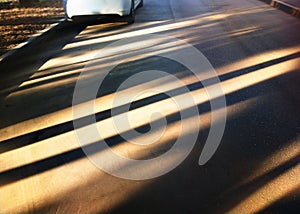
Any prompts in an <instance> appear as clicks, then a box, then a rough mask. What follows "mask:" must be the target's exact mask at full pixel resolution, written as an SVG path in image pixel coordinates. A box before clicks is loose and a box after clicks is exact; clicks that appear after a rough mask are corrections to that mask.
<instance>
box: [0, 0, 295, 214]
mask: <svg viewBox="0 0 300 214" xmlns="http://www.w3.org/2000/svg"><path fill="white" fill-rule="evenodd" d="M136 13H137V14H136V23H135V24H133V25H126V24H124V23H122V22H113V23H111V22H109V21H107V20H106V21H97V22H86V24H84V23H78V24H73V23H72V24H71V27H69V28H66V30H65V31H63V32H61V34H60V35H58V36H56V37H54V38H52V37H51V38H49V39H48V41H47V42H45V43H43V44H41V45H40V47H33V48H32V49H31V50H30V51H29V52H25V53H20V54H19V56H18V57H17V58H14V59H10V60H8V61H6V62H1V64H0V71H1V74H0V75H1V78H0V89H1V102H0V103H1V106H0V112H1V113H0V114H1V120H0V141H1V143H0V152H1V154H0V212H1V213H15V212H17V213H19V212H22V213H23V212H30V213H33V212H37V213H45V212H47V213H224V212H228V213H258V212H261V213H299V210H300V203H299V201H300V164H299V163H300V162H299V161H300V140H299V133H300V112H299V109H300V102H299V97H300V89H299V86H300V69H299V68H300V36H299V35H300V34H299V33H300V32H299V31H300V21H299V19H297V18H294V17H292V16H290V15H288V14H286V13H284V12H282V11H278V10H276V9H274V8H272V7H270V6H269V5H267V4H265V3H263V2H261V1H257V0H240V1H235V0H185V1H177V0H145V4H144V7H143V8H140V9H138V10H137V12H136ZM148 34H158V35H159V34H161V35H162V39H163V38H164V36H163V35H166V34H167V35H169V36H173V37H176V38H178V39H181V40H184V41H185V42H188V43H189V44H191V45H193V46H194V47H196V48H197V49H198V50H199V51H201V52H202V53H203V54H204V56H205V57H206V58H207V59H208V60H209V62H210V63H211V64H212V66H213V67H214V69H215V70H216V72H217V74H218V75H219V78H220V81H221V85H222V88H223V91H224V94H225V96H226V102H227V123H226V129H225V132H224V136H223V138H222V141H221V144H220V146H219V148H218V150H217V152H216V153H215V155H214V156H213V157H212V158H211V159H210V160H209V161H208V162H207V163H206V164H205V165H203V166H199V165H198V160H199V156H200V154H201V151H202V149H203V146H204V143H205V140H206V138H207V136H208V132H209V127H210V121H211V115H210V105H209V102H208V101H207V100H206V101H205V99H204V98H205V97H207V96H206V95H205V91H203V89H202V88H201V83H197V82H195V78H192V77H191V75H190V73H189V72H188V71H187V68H186V67H184V66H183V65H180V64H178V63H176V62H172V61H171V60H168V59H166V58H162V57H159V56H152V57H145V58H142V57H141V56H137V58H136V59H130V60H128V61H126V62H122V63H121V64H119V65H118V66H117V67H115V68H114V69H113V70H112V71H111V73H110V74H109V75H108V76H107V78H106V79H105V83H104V84H103V85H102V87H101V90H100V91H99V94H98V98H97V100H96V101H95V106H96V109H95V111H96V113H97V114H96V119H97V126H98V128H99V129H100V130H104V133H105V137H106V138H107V139H108V141H109V142H110V144H111V145H112V149H113V150H114V151H115V152H116V153H119V154H121V155H124V156H127V157H130V158H135V159H147V158H149V157H153V156H159V155H160V154H162V153H163V152H165V151H166V150H167V149H169V148H170V146H172V143H173V142H174V140H176V138H177V135H178V133H179V131H178V130H180V116H178V115H177V114H176V113H175V114H174V113H173V114H172V115H171V116H170V115H168V117H167V120H168V127H167V128H166V129H165V133H166V136H164V137H162V139H160V140H159V141H158V142H156V143H154V144H153V145H146V146H139V145H133V144H130V143H128V142H124V141H123V140H122V138H120V137H118V133H114V130H112V129H110V128H109V125H107V124H108V122H107V121H109V120H110V119H111V117H110V108H111V102H112V99H113V95H114V91H115V90H116V88H117V87H118V85H119V84H121V83H122V82H123V81H124V80H125V79H126V78H128V77H129V76H131V75H133V74H135V73H138V72H141V71H146V70H163V71H166V72H169V73H171V74H172V75H176V76H178V77H180V78H182V81H183V82H185V83H186V84H187V85H188V86H189V88H190V89H191V93H194V94H197V93H199V98H201V97H204V98H203V99H204V101H201V102H200V101H199V102H198V100H196V103H197V104H198V109H199V112H200V116H199V122H200V125H201V127H200V131H197V133H196V134H198V140H197V142H196V144H195V147H194V149H193V150H192V152H191V153H190V155H189V156H188V157H187V158H186V160H185V161H184V162H183V163H181V164H180V165H179V166H178V167H177V168H175V169H174V170H173V171H171V172H169V173H167V174H165V175H163V176H161V177H158V178H153V179H150V180H145V181H142V180H140V181H132V180H126V179H121V178H117V177H114V176H112V175H109V174H107V173H105V172H103V171H102V170H100V169H98V168H97V167H96V166H95V165H94V164H93V163H91V162H90V161H89V159H88V158H87V157H86V155H85V154H84V152H83V151H82V150H81V148H80V145H79V143H78V141H77V138H76V135H75V132H74V130H73V123H72V121H73V115H72V97H73V92H74V88H75V84H76V81H77V79H78V77H79V75H80V73H81V72H82V71H83V70H84V67H85V65H87V63H88V62H90V60H91V59H93V58H94V56H95V54H99V53H101V49H102V48H104V47H105V46H107V45H109V44H112V43H113V42H116V41H118V40H120V39H123V38H134V37H137V36H141V35H148ZM151 42H152V43H153V44H155V41H142V43H139V44H136V45H137V47H138V48H139V49H142V48H143V45H146V44H152V43H151ZM128 45H131V44H128ZM132 45H134V44H132ZM161 47H164V49H162V48H161ZM122 48H123V47H122ZM122 48H121V47H120V50H121V49H122ZM178 49H180V47H178V46H176V45H174V44H169V43H168V41H167V40H165V41H164V43H163V46H159V47H156V46H155V45H154V46H153V53H157V54H159V53H161V52H166V51H169V52H172V51H173V52H176V51H178ZM114 63H118V62H114ZM101 66H105V65H104V64H99V72H94V74H93V75H101V69H100V68H101ZM93 75H91V76H89V77H87V78H88V79H90V81H92V80H93V78H94V77H93ZM88 81H89V80H88ZM147 87H148V88H149V87H150V88H153V89H155V88H162V89H163V90H165V91H169V90H175V89H176V87H178V86H176V85H174V84H173V83H172V82H170V81H168V79H166V80H164V81H163V80H160V79H157V81H153V82H151V84H150V83H145V84H141V85H136V86H134V87H132V88H126V89H124V97H123V98H124V100H125V101H126V96H127V95H128V96H129V94H133V93H136V94H137V99H138V96H140V95H139V94H138V92H139V91H140V90H142V89H145V88H147ZM153 93H154V95H155V93H157V92H155V90H154V92H153ZM152 95H153V94H152ZM141 96H146V95H141ZM144 98H145V97H144ZM146 98H147V96H146ZM83 102H85V101H84V100H83ZM160 102H162V103H165V102H168V99H167V98H166V97H163V96H150V98H149V99H142V102H138V105H137V106H132V108H133V110H132V112H133V115H134V117H135V118H136V121H137V124H142V126H141V128H140V131H141V132H143V133H145V135H144V137H141V138H140V139H139V140H140V141H141V142H142V141H143V140H145V139H147V137H148V135H150V134H149V133H147V131H148V129H149V127H148V126H147V123H148V122H147V121H149V111H150V112H151V111H156V110H157V109H159V108H160V107H159V103H160ZM154 107H155V109H154ZM164 107H165V106H161V108H162V109H165V108H164ZM151 108H153V109H151ZM169 110H170V112H172V109H169ZM166 114H168V112H166ZM129 128H130V127H129ZM193 131H194V129H193V127H192V126H191V127H190V132H191V133H192V132H193ZM198 132H199V133H198ZM95 152H99V153H100V152H101V151H95ZM175 158H176V157H175ZM107 161H108V162H109V161H110V160H107ZM158 164H159V163H158ZM122 167H126V166H122ZM144 170H145V171H147V170H148V169H144Z"/></svg>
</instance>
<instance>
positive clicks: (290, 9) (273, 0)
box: [259, 0, 300, 18]
mask: <svg viewBox="0 0 300 214" xmlns="http://www.w3.org/2000/svg"><path fill="white" fill-rule="evenodd" d="M259 1H262V2H265V3H267V4H269V5H271V6H272V7H275V8H276V9H279V10H281V11H284V12H286V13H288V14H290V15H292V16H294V17H297V18H300V8H298V7H296V6H294V5H291V4H289V3H287V2H283V1H280V0H259Z"/></svg>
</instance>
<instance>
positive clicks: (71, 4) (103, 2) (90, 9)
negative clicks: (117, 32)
mask: <svg viewBox="0 0 300 214" xmlns="http://www.w3.org/2000/svg"><path fill="white" fill-rule="evenodd" d="M131 2H132V0H63V5H64V9H65V13H66V16H67V17H68V18H72V17H74V16H85V15H119V16H127V15H129V14H130V9H131V4H132V3H131ZM140 2H141V0H134V7H135V8H136V7H137V6H138V5H139V4H140Z"/></svg>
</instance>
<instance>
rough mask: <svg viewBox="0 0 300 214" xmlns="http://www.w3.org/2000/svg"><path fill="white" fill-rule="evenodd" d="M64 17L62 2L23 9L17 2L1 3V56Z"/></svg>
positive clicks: (48, 2)
mask: <svg viewBox="0 0 300 214" xmlns="http://www.w3.org/2000/svg"><path fill="white" fill-rule="evenodd" d="M63 17H64V12H63V8H62V5H61V3H60V1H47V2H42V3H39V4H36V5H34V6H32V7H28V8H21V7H19V5H18V4H17V3H16V2H9V3H7V2H0V38H1V39H0V55H2V54H4V53H6V52H7V51H9V50H11V49H13V48H14V47H16V46H17V45H18V44H20V43H22V42H25V41H26V40H28V39H29V38H30V37H32V36H33V35H34V34H36V33H38V32H39V31H41V30H43V29H45V28H47V27H48V26H50V25H51V24H53V23H56V22H57V21H58V20H60V19H62V18H63Z"/></svg>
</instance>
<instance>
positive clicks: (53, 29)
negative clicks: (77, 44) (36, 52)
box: [0, 19, 69, 63]
mask: <svg viewBox="0 0 300 214" xmlns="http://www.w3.org/2000/svg"><path fill="white" fill-rule="evenodd" d="M68 22H69V21H68V20H67V19H60V20H59V21H58V22H56V23H54V24H51V25H50V26H49V27H47V28H45V29H43V30H41V31H39V32H38V33H36V34H34V35H33V36H32V37H30V38H29V39H28V40H27V41H25V42H23V43H21V44H19V45H17V46H16V47H14V48H13V49H11V50H9V51H8V52H6V53H4V54H3V55H1V56H0V63H1V62H2V61H4V60H5V59H7V58H9V57H12V56H13V55H15V54H16V53H17V52H19V51H21V50H24V49H26V48H28V47H31V46H34V45H36V44H38V43H40V42H41V41H42V40H44V39H47V38H48V37H51V36H52V35H53V34H55V33H57V32H58V31H60V30H61V29H62V28H64V27H65V26H66V25H68Z"/></svg>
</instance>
